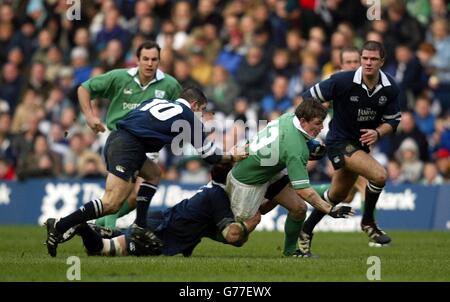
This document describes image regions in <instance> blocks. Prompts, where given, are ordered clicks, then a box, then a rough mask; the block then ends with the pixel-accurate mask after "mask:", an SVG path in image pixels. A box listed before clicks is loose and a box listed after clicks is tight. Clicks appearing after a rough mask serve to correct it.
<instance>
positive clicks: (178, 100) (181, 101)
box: [176, 98, 191, 108]
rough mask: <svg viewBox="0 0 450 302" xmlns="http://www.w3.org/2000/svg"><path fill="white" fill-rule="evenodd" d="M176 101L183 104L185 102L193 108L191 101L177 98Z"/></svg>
mask: <svg viewBox="0 0 450 302" xmlns="http://www.w3.org/2000/svg"><path fill="white" fill-rule="evenodd" d="M176 101H177V102H178V103H181V104H184V105H186V106H187V107H188V108H191V104H189V102H188V101H186V100H185V99H181V98H180V99H176Z"/></svg>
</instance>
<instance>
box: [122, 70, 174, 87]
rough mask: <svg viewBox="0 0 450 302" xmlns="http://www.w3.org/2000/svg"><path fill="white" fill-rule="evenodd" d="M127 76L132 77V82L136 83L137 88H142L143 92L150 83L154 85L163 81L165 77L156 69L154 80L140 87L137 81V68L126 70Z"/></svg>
mask: <svg viewBox="0 0 450 302" xmlns="http://www.w3.org/2000/svg"><path fill="white" fill-rule="evenodd" d="M127 72H128V74H129V75H130V76H132V77H133V79H134V81H135V82H136V83H138V85H139V87H141V88H142V90H145V89H146V88H147V87H148V86H150V85H151V84H152V83H155V82H157V81H161V80H162V79H164V77H165V75H164V72H162V71H161V70H159V69H157V70H156V74H155V78H154V79H153V80H151V81H150V82H149V83H148V84H147V85H145V86H142V85H141V82H140V81H139V77H137V74H138V68H137V67H133V68H130V69H128V70H127Z"/></svg>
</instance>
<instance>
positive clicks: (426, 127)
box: [414, 95, 436, 138]
mask: <svg viewBox="0 0 450 302" xmlns="http://www.w3.org/2000/svg"><path fill="white" fill-rule="evenodd" d="M414 107H415V108H414V120H415V121H416V124H417V127H418V128H419V130H420V131H421V132H422V133H423V134H425V135H426V136H427V138H431V136H432V135H433V133H434V131H435V128H434V124H435V122H436V117H435V116H434V114H433V113H431V100H430V99H429V98H428V97H427V96H426V95H420V96H419V97H418V98H417V99H416V104H415V106H414Z"/></svg>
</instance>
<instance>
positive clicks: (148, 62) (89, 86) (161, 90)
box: [78, 41, 181, 228]
mask: <svg viewBox="0 0 450 302" xmlns="http://www.w3.org/2000/svg"><path fill="white" fill-rule="evenodd" d="M160 51H161V49H160V47H159V45H158V44H157V43H156V42H153V41H146V42H144V43H142V44H141V45H140V46H139V47H138V49H137V51H136V56H137V59H138V61H137V67H134V68H129V69H124V68H123V69H115V70H111V71H110V72H107V73H105V74H102V75H99V76H96V77H93V78H91V79H89V80H88V81H86V82H84V83H83V84H82V85H81V86H80V87H79V88H78V99H79V102H80V107H81V110H82V112H83V113H84V115H85V117H86V123H87V124H88V126H89V127H90V128H91V129H92V131H94V132H95V133H98V132H104V131H105V130H106V129H105V126H104V125H103V123H102V121H101V120H100V119H99V117H97V116H95V115H94V113H93V110H92V107H91V100H93V99H95V98H98V97H100V98H105V99H108V100H110V104H109V107H108V112H107V115H106V127H107V128H108V129H109V130H116V123H117V122H118V121H120V120H122V119H123V118H124V117H125V116H126V115H127V114H128V113H129V112H130V111H131V110H133V109H134V108H136V107H137V106H138V105H139V104H140V103H142V102H143V101H145V100H148V99H152V98H161V99H166V100H175V99H177V98H178V96H179V95H180V92H181V85H180V84H179V83H178V81H177V80H176V79H175V78H174V77H172V76H170V75H168V74H166V73H164V72H162V71H161V70H160V69H158V66H159V63H160ZM157 155H158V154H157V153H156V154H151V153H149V154H148V157H149V160H147V161H146V162H145V164H144V166H143V168H142V170H141V171H140V174H139V176H142V177H143V178H144V179H145V182H146V183H149V184H151V185H152V186H153V187H156V186H157V185H158V183H159V180H160V174H161V170H160V168H159V166H158V165H157V164H156V163H155V162H153V161H152V159H156V158H157ZM141 183H142V181H141V179H139V181H137V183H136V190H133V191H132V193H131V194H130V196H129V197H128V202H124V203H123V205H122V207H121V208H120V209H119V211H118V212H116V213H115V214H112V215H108V216H105V217H102V218H100V219H98V221H97V224H100V225H104V226H106V227H110V228H114V227H115V225H116V220H117V218H118V217H121V216H123V215H126V214H127V213H129V212H130V211H131V210H133V209H134V208H135V207H136V198H137V196H136V194H137V195H138V196H140V195H142V194H146V193H145V192H141V194H140V193H139V192H138V190H144V191H145V190H146V188H148V186H147V187H146V188H144V187H142V186H141V185H140V184H141ZM153 193H154V192H153ZM150 194H151V195H153V194H152V192H150ZM150 199H151V197H149V200H150ZM144 207H145V205H144Z"/></svg>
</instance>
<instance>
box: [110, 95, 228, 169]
mask: <svg viewBox="0 0 450 302" xmlns="http://www.w3.org/2000/svg"><path fill="white" fill-rule="evenodd" d="M117 128H118V129H124V130H126V131H128V132H130V133H131V134H133V135H134V136H136V137H137V138H139V139H141V140H142V143H143V145H144V146H145V151H146V152H158V151H159V150H161V149H162V148H163V147H164V145H167V144H171V143H172V142H173V143H174V144H173V145H174V147H176V148H179V150H180V151H181V148H182V145H183V144H184V143H190V144H192V146H194V148H195V149H196V150H197V151H198V152H199V154H200V155H201V156H202V158H204V159H206V160H207V161H210V162H211V163H214V162H216V161H218V160H220V159H221V157H220V158H219V157H217V156H216V146H215V145H214V143H213V142H211V141H209V140H208V139H206V133H205V131H204V126H203V124H202V122H201V121H200V119H198V118H197V117H196V116H195V114H194V112H193V111H192V110H191V108H190V105H189V103H188V102H187V101H186V100H184V99H177V100H175V101H169V100H163V99H157V98H154V99H149V100H147V101H144V102H142V103H141V104H140V105H139V106H138V107H137V108H135V109H133V110H132V111H130V113H128V115H127V116H126V117H125V118H124V119H122V120H121V121H119V122H118V123H117ZM172 151H174V150H172ZM174 153H176V152H174ZM208 159H209V160H208Z"/></svg>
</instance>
